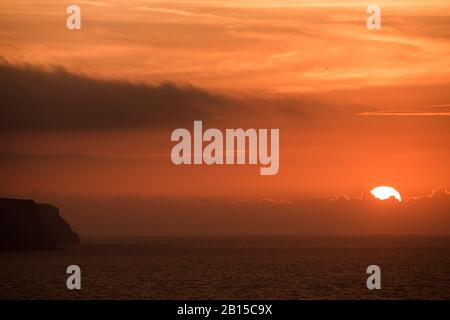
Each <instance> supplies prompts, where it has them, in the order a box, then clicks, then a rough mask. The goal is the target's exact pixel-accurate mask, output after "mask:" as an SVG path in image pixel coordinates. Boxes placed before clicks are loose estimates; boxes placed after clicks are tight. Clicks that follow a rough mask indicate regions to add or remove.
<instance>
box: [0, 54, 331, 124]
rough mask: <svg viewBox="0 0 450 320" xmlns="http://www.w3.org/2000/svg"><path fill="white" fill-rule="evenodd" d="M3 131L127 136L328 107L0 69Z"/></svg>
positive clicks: (299, 113) (56, 72) (301, 113)
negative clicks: (99, 132) (204, 122)
mask: <svg viewBox="0 0 450 320" xmlns="http://www.w3.org/2000/svg"><path fill="white" fill-rule="evenodd" d="M0 100H1V101H2V108H1V109H0V130H1V131H3V132H5V131H35V130H122V129H125V130H126V129H147V128H159V127H167V126H171V127H174V126H180V125H186V124H189V123H191V122H192V121H193V120H198V119H200V120H208V119H212V120H213V121H216V122H219V123H221V122H224V123H226V122H227V120H233V123H236V122H239V120H240V119H245V118H251V120H252V122H251V123H252V124H255V122H256V123H257V122H258V120H261V119H269V118H270V119H273V117H274V116H279V117H283V118H286V119H292V118H293V117H294V118H297V119H301V118H305V117H314V116H315V115H317V114H322V113H323V112H324V111H326V113H330V114H331V115H333V114H335V113H336V112H337V110H336V109H334V108H333V107H331V106H329V105H326V106H325V105H324V104H323V103H321V102H319V101H317V100H315V99H312V98H307V97H302V98H301V99H295V98H292V97H286V96H278V97H276V98H273V97H258V96H255V95H253V96H245V95H241V96H239V97H236V96H231V95H224V94H218V93H213V92H209V91H206V90H202V89H198V88H195V87H192V86H177V85H174V84H172V83H169V82H167V83H163V84H159V85H153V86H151V85H145V84H137V83H129V82H124V81H107V80H98V79H91V78H87V77H84V76H81V75H74V74H70V73H68V72H66V71H65V70H63V69H61V68H53V69H52V70H51V71H44V70H43V69H40V68H37V67H34V66H30V65H25V66H12V65H8V64H4V63H3V64H0Z"/></svg>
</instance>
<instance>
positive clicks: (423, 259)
mask: <svg viewBox="0 0 450 320" xmlns="http://www.w3.org/2000/svg"><path fill="white" fill-rule="evenodd" d="M70 265H77V266H79V267H80V270H81V278H80V279H81V289H80V290H76V289H75V290H69V289H68V288H67V285H66V280H67V278H68V277H69V276H70V275H69V274H67V273H66V270H67V267H68V266H70ZM371 265H377V266H379V267H380V271H381V278H380V280H381V289H373V290H369V289H368V288H367V285H366V281H367V278H368V277H369V276H370V274H368V273H367V267H368V266H371ZM0 299H225V300H228V299H450V237H448V236H370V237H363V236H352V237H350V236H310V237H304V236H236V237H233V236H227V237H153V238H151V237H149V238H104V239H85V240H84V241H83V244H81V245H74V246H65V247H61V248H60V249H59V250H55V251H34V252H6V253H5V252H3V253H0Z"/></svg>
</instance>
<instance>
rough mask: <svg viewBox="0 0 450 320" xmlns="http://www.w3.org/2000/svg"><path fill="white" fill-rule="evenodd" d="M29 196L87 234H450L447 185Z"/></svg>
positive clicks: (85, 235)
mask: <svg viewBox="0 0 450 320" xmlns="http://www.w3.org/2000/svg"><path fill="white" fill-rule="evenodd" d="M21 197H24V196H21ZM25 197H30V198H34V199H36V200H37V201H40V202H50V203H54V204H56V205H58V206H59V207H60V209H61V213H62V215H63V216H64V217H65V218H66V219H67V220H68V221H69V222H70V223H71V224H72V226H73V227H74V228H75V230H77V231H78V232H79V233H80V234H81V235H82V236H83V237H103V236H173V235H177V236H192V235H196V236H199V235H200V236H212V235H315V234H318V235H326V234H328V235H336V234H349V235H350V234H351V235H356V234H359V235H364V234H450V214H449V208H450V193H448V192H447V191H446V190H445V189H443V188H441V189H437V190H436V191H434V192H433V193H432V194H431V195H429V196H426V197H422V198H417V199H410V200H408V201H404V202H401V203H399V202H397V201H396V200H394V199H390V200H386V201H379V200H376V199H374V198H373V197H371V196H370V195H365V194H364V195H363V197H362V198H361V199H359V198H358V199H349V198H347V197H345V196H339V197H337V198H313V199H305V198H303V199H293V200H290V201H288V200H281V201H275V200H271V199H264V200H260V201H231V200H228V199H225V198H184V199H173V198H163V197H139V196H121V197H112V198H103V199H99V198H96V199H95V198H92V197H82V196H62V197H61V196H57V195H43V194H40V195H39V194H30V195H27V196H25Z"/></svg>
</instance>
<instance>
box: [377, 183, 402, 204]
mask: <svg viewBox="0 0 450 320" xmlns="http://www.w3.org/2000/svg"><path fill="white" fill-rule="evenodd" d="M370 193H371V194H372V195H373V196H374V197H375V198H377V199H380V200H387V199H389V198H391V197H394V198H395V199H397V200H398V201H402V197H401V196H400V193H399V192H398V191H397V190H395V189H394V188H392V187H388V186H380V187H376V188H373V189H372V190H371V191H370Z"/></svg>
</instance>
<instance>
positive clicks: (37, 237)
mask: <svg viewBox="0 0 450 320" xmlns="http://www.w3.org/2000/svg"><path fill="white" fill-rule="evenodd" d="M78 243H80V237H79V236H78V235H77V234H76V233H75V232H74V231H73V230H72V229H71V227H70V225H69V224H68V223H67V222H66V221H65V220H64V219H63V218H62V217H61V215H60V214H59V210H58V208H56V207H54V206H52V205H49V204H37V203H36V202H35V201H33V200H28V199H6V198H0V251H22V250H53V249H56V248H57V246H58V245H60V244H78Z"/></svg>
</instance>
